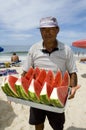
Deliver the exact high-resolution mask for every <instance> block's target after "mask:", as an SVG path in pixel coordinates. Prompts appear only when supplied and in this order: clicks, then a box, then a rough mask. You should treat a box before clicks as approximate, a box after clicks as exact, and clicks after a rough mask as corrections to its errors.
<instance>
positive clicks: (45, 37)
mask: <svg viewBox="0 0 86 130" xmlns="http://www.w3.org/2000/svg"><path fill="white" fill-rule="evenodd" d="M39 30H40V33H41V36H42V41H41V42H40V43H37V44H34V45H33V46H32V47H31V48H30V50H29V52H28V55H27V59H26V62H25V64H24V66H23V73H22V76H24V75H25V74H26V73H27V71H28V69H29V68H30V67H31V66H32V67H34V68H36V67H39V68H40V69H43V68H44V69H45V70H46V71H48V70H52V71H53V72H54V73H55V72H57V70H58V69H60V70H61V72H62V74H64V72H65V71H66V70H67V71H68V72H69V75H70V87H71V94H70V97H69V99H71V98H74V95H75V93H76V90H77V89H78V88H79V86H78V85H77V74H76V72H77V68H76V65H75V60H74V57H73V52H72V51H71V48H69V47H68V46H67V45H65V44H63V43H62V42H60V41H59V40H57V38H56V37H57V34H58V33H59V31H60V28H59V25H58V22H57V19H56V18H55V17H46V18H42V19H41V20H40V27H39ZM46 117H47V118H48V121H49V124H50V126H51V127H52V129H53V130H63V128H64V123H65V112H64V111H63V113H55V112H50V111H46V110H41V109H37V108H33V107H30V117H29V123H30V124H31V125H35V130H44V122H45V118H46Z"/></svg>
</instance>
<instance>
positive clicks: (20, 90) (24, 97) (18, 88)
mask: <svg viewBox="0 0 86 130" xmlns="http://www.w3.org/2000/svg"><path fill="white" fill-rule="evenodd" d="M15 88H16V92H17V94H18V96H19V98H22V99H26V100H28V99H29V98H28V96H27V95H26V94H25V93H24V91H23V89H22V87H21V86H20V85H16V84H15Z"/></svg>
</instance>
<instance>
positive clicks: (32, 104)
mask: <svg viewBox="0 0 86 130" xmlns="http://www.w3.org/2000/svg"><path fill="white" fill-rule="evenodd" d="M7 99H8V100H9V101H12V102H15V103H20V104H23V105H28V106H30V107H34V108H38V109H43V110H47V111H51V112H57V113H63V112H64V111H65V107H63V108H59V107H54V106H49V105H45V104H41V103H35V102H32V101H29V100H24V99H20V98H14V97H11V96H7ZM66 102H67V101H66ZM65 105H66V104H65Z"/></svg>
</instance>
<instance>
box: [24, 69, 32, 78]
mask: <svg viewBox="0 0 86 130" xmlns="http://www.w3.org/2000/svg"><path fill="white" fill-rule="evenodd" d="M33 73H34V69H33V68H32V67H31V68H30V69H29V70H28V72H27V73H26V74H25V76H24V77H25V78H26V79H28V80H30V78H31V76H33Z"/></svg>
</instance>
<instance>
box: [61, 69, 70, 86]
mask: <svg viewBox="0 0 86 130" xmlns="http://www.w3.org/2000/svg"><path fill="white" fill-rule="evenodd" d="M69 84H70V76H69V73H68V71H66V72H65V73H64V76H63V80H62V83H61V86H69Z"/></svg>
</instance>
